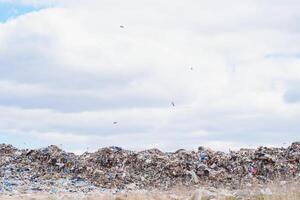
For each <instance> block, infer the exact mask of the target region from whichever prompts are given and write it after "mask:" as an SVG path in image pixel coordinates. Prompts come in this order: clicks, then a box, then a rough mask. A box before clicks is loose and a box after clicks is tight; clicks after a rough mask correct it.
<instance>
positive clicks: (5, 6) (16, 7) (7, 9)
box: [0, 3, 41, 23]
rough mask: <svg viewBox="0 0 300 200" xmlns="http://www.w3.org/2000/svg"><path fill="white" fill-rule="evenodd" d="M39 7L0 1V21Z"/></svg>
mask: <svg viewBox="0 0 300 200" xmlns="http://www.w3.org/2000/svg"><path fill="white" fill-rule="evenodd" d="M40 9H41V8H39V7H36V6H30V5H23V4H20V3H0V23H3V22H6V21H7V20H9V19H12V18H15V17H17V16H20V15H24V14H26V13H29V12H32V11H37V10H40Z"/></svg>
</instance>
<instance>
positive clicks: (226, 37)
mask: <svg viewBox="0 0 300 200" xmlns="http://www.w3.org/2000/svg"><path fill="white" fill-rule="evenodd" d="M39 2H42V3H45V2H46V4H48V3H50V4H51V5H54V6H53V7H51V8H47V9H43V10H40V11H37V12H33V13H29V14H26V15H23V16H20V17H18V18H16V19H14V20H10V21H8V22H6V23H4V24H0V97H1V98H0V105H1V106H2V107H1V109H0V130H3V131H2V132H3V134H4V132H5V131H4V130H14V129H16V130H18V131H20V132H23V133H24V132H28V133H32V131H34V133H35V135H33V134H31V136H30V137H38V135H41V137H40V139H42V138H44V140H47V141H52V140H51V138H60V139H61V140H62V141H63V142H65V141H66V139H67V140H68V138H70V137H72V136H74V135H76V136H77V137H78V138H79V140H80V139H81V137H84V138H86V140H85V141H86V143H89V144H90V145H91V146H93V147H94V148H96V147H99V146H102V145H121V146H126V147H132V148H134V149H141V148H140V146H143V147H152V146H158V147H161V148H163V149H165V150H169V149H175V148H180V147H184V148H194V147H195V146H196V145H201V144H207V145H208V146H213V147H218V148H219V149H221V148H224V146H225V145H224V144H225V143H229V144H230V145H229V146H231V147H232V148H234V147H239V146H242V145H246V144H248V143H251V145H258V144H261V143H262V142H265V143H266V144H270V145H272V144H273V145H274V144H276V145H278V144H280V142H281V141H282V140H284V141H287V142H291V141H293V140H296V139H299V136H298V135H297V133H298V132H299V131H300V126H299V125H298V123H297V119H299V114H298V113H299V111H300V104H299V103H298V101H294V103H293V104H291V102H290V99H291V97H293V98H294V97H296V96H297V94H298V93H297V88H298V86H293V87H292V89H291V86H290V85H291V82H292V83H295V84H298V83H299V82H297V80H299V78H300V68H299V67H298V66H299V60H300V58H299V56H298V55H299V52H300V49H299V46H300V44H299V41H300V40H299V39H300V38H299V25H298V20H299V17H300V15H299V12H298V10H299V8H300V4H299V2H298V1H287V2H285V4H284V5H283V4H282V3H281V2H280V1H267V0H264V1H243V2H241V1H236V0H232V1H222V2H220V1H211V2H206V1H194V0H189V1H187V2H184V3H183V2H180V1H172V2H170V1H152V2H149V1H140V0H139V1H137V0H130V1H125V2H124V1H118V0H114V1H101V2H99V1H93V0H88V1H75V2H74V1H73V2H70V1H39ZM23 3H29V4H32V5H35V4H36V3H37V1H24V2H23ZM46 4H44V5H46ZM229 5H230V6H229ZM120 25H123V26H124V27H125V28H120ZM282 55H283V56H282ZM286 55H288V56H286ZM290 55H292V56H290ZM191 67H192V68H193V70H191V69H190V68H191ZM294 88H296V89H294ZM295 95H296V96H295ZM294 99H295V98H294ZM172 101H173V102H175V105H176V106H175V107H171V102H172ZM40 119H43V120H40ZM113 121H118V122H119V124H118V125H117V126H113V125H112V122H113ZM274 134H275V135H276V136H274ZM44 135H47V136H48V137H46V136H45V137H44ZM3 137H5V135H4V136H3ZM64 137H65V138H66V139H64ZM74 137H75V136H74ZM95 138H100V139H95ZM16 140H17V139H16ZM136 141H139V142H138V143H137V142H136ZM258 141H259V142H258ZM10 142H11V143H13V142H14V141H10ZM73 143H74V144H73ZM72 144H73V147H71V146H72ZM76 145H78V144H76V142H75V141H73V142H71V144H70V148H72V149H80V148H79V147H78V146H76ZM226 148H227V147H226Z"/></svg>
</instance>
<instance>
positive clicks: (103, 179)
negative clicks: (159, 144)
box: [0, 142, 300, 193]
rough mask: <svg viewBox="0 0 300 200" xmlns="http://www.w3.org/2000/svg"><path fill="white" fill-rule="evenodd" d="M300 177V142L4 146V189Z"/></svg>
mask: <svg viewBox="0 0 300 200" xmlns="http://www.w3.org/2000/svg"><path fill="white" fill-rule="evenodd" d="M299 180H300V142H295V143H292V144H291V146H289V147H287V148H268V147H259V148H257V149H240V150H239V151H230V152H229V153H224V152H220V151H212V150H210V149H206V148H204V147H199V148H198V150H197V151H187V150H178V151H176V152H172V153H164V152H162V151H160V150H158V149H151V150H145V151H141V152H136V151H129V150H124V149H122V148H120V147H108V148H102V149H100V150H98V151H97V152H94V153H88V152H86V153H84V154H82V155H75V154H73V153H67V152H65V151H63V150H61V149H60V148H58V147H57V146H53V145H52V146H49V147H47V148H43V149H37V150H28V149H26V150H19V149H16V148H14V147H13V146H11V145H5V144H2V145H1V144H0V193H1V192H2V193H3V192H14V191H18V192H24V193H26V192H35V191H46V192H50V193H55V192H58V191H67V192H78V191H81V192H90V191H95V190H107V189H116V190H139V189H169V188H172V187H174V186H187V187H189V186H204V185H205V186H211V187H216V188H217V187H225V188H231V189H237V188H241V187H248V186H249V185H253V184H268V183H272V182H274V181H299Z"/></svg>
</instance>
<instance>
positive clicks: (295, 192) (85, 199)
mask: <svg viewBox="0 0 300 200" xmlns="http://www.w3.org/2000/svg"><path fill="white" fill-rule="evenodd" d="M268 188H271V189H270V190H271V194H261V193H260V192H259V191H261V189H259V188H249V189H247V190H246V192H244V193H243V195H240V196H236V195H234V192H229V193H228V194H226V195H225V194H224V193H220V192H219V191H218V190H216V191H215V192H214V193H209V192H208V193H207V190H196V191H194V190H193V191H191V190H188V189H176V190H172V191H167V192H162V191H152V192H142V191H136V192H127V193H119V194H115V195H113V194H111V193H91V194H77V193H75V194H55V195H48V194H30V195H29V194H21V195H12V196H1V195H0V200H2V199H3V200H4V199H5V200H73V199H75V200H77V199H78V200H209V199H214V200H300V187H299V185H286V186H269V187H268ZM230 195H231V196H230Z"/></svg>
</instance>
